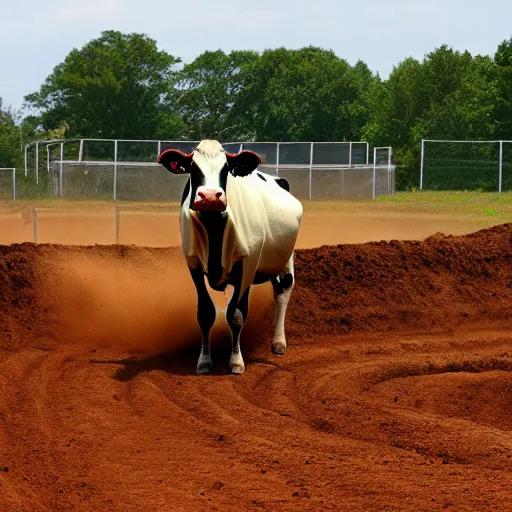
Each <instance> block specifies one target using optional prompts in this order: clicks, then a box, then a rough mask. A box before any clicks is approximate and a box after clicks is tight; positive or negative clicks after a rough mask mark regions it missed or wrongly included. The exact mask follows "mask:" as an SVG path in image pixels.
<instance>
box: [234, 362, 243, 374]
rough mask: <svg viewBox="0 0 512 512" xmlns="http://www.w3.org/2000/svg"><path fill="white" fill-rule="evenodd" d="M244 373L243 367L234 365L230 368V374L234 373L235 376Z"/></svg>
mask: <svg viewBox="0 0 512 512" xmlns="http://www.w3.org/2000/svg"><path fill="white" fill-rule="evenodd" d="M244 372H245V366H242V365H239V364H235V365H233V366H232V367H231V373H234V374H235V375H240V374H241V373H244Z"/></svg>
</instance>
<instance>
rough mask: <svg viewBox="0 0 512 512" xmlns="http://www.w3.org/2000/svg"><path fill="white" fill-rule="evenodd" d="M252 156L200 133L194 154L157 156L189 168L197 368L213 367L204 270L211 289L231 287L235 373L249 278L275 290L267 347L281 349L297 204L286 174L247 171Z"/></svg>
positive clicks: (187, 247) (187, 233)
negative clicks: (200, 340) (198, 334)
mask: <svg viewBox="0 0 512 512" xmlns="http://www.w3.org/2000/svg"><path fill="white" fill-rule="evenodd" d="M254 157H256V156H255V155H254V154H252V153H250V154H249V152H242V153H240V154H239V155H229V154H225V153H224V151H223V149H222V146H220V144H219V143H218V142H216V141H203V142H201V143H200V144H199V146H198V147H197V148H196V151H195V152H194V153H192V154H191V155H183V154H181V153H179V152H175V151H173V150H170V151H166V152H164V153H162V155H161V156H160V158H159V162H160V163H162V165H164V166H165V167H166V168H168V169H169V170H171V171H173V172H180V171H179V169H182V171H181V172H187V170H188V172H190V173H191V177H190V179H189V181H188V183H187V186H186V187H185V190H184V193H183V200H182V206H181V214H180V227H181V238H182V247H183V252H184V255H185V258H186V261H187V264H188V267H189V269H190V273H191V275H192V278H193V280H194V283H195V285H196V289H197V293H198V321H199V324H200V327H201V330H202V334H203V344H202V350H201V355H200V357H199V361H198V365H197V370H198V373H208V372H209V371H211V369H212V361H211V356H210V345H209V332H210V329H211V327H212V326H213V323H214V321H215V317H216V310H215V306H214V305H213V302H212V300H211V298H210V295H209V293H208V290H207V288H206V286H205V281H204V275H206V276H207V278H208V283H209V285H210V286H211V287H212V288H213V289H214V290H220V291H222V290H224V289H225V288H226V286H227V285H229V284H230V285H232V286H233V287H234V292H233V296H232V298H231V300H230V302H229V304H228V308H227V311H226V319H227V322H228V325H229V326H230V328H231V331H232V336H233V351H232V355H231V359H230V366H231V369H232V371H233V373H242V372H243V371H244V369H245V366H244V362H243V358H242V355H241V353H240V340H239V338H240V331H241V329H242V327H243V323H244V321H245V319H246V318H247V314H248V299H249V291H250V287H251V285H252V284H259V283H262V282H265V281H269V280H270V281H271V282H272V285H273V287H274V295H275V298H276V318H275V327H274V336H273V341H272V348H273V351H274V352H275V353H284V351H285V350H286V337H285V333H284V316H285V313H286V306H287V304H288V299H289V296H290V293H291V290H292V288H293V280H294V272H293V249H294V245H295V241H296V238H297V234H298V230H299V224H300V220H301V217H302V205H301V204H300V202H299V201H298V200H297V199H295V198H294V197H293V196H292V195H291V194H290V193H289V192H288V190H286V189H285V188H284V187H285V186H286V184H285V182H284V180H282V179H281V180H279V179H278V180H276V178H274V177H273V176H270V175H266V174H263V173H261V172H259V171H255V172H252V171H253V169H254V168H255V167H257V165H258V163H259V158H257V157H256V158H254ZM175 162H177V163H175ZM176 169H178V170H176ZM237 174H238V175H237ZM215 180H217V181H215Z"/></svg>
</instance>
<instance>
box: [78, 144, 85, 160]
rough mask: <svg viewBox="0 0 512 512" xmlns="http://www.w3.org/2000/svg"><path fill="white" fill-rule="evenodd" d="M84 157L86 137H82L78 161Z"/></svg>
mask: <svg viewBox="0 0 512 512" xmlns="http://www.w3.org/2000/svg"><path fill="white" fill-rule="evenodd" d="M83 157H84V139H80V149H79V150H78V161H79V162H81V161H82V159H83Z"/></svg>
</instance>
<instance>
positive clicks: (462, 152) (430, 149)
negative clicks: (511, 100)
mask: <svg viewBox="0 0 512 512" xmlns="http://www.w3.org/2000/svg"><path fill="white" fill-rule="evenodd" d="M424 189H428V190H485V191H497V192H500V193H501V192H503V191H506V190H512V141H509V140H425V139H424V140H422V141H421V161H420V190H424Z"/></svg>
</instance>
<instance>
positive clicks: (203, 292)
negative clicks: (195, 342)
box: [189, 267, 217, 374]
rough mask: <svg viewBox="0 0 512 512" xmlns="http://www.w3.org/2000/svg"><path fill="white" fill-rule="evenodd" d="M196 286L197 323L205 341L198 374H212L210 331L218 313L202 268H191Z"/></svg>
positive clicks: (198, 362)
mask: <svg viewBox="0 0 512 512" xmlns="http://www.w3.org/2000/svg"><path fill="white" fill-rule="evenodd" d="M189 270H190V274H191V275H192V279H193V280H194V284H195V285H196V290H197V321H198V322H199V327H200V328H201V334H202V336H203V341H202V345H201V354H200V356H199V360H198V361H197V373H199V374H203V373H210V372H211V371H212V369H213V362H212V356H211V353H210V330H211V328H212V326H213V324H214V323H215V317H216V316H217V311H216V309H215V305H214V303H213V301H212V299H211V297H210V294H209V293H208V290H207V288H206V284H205V282H204V274H203V271H202V270H201V268H200V267H198V268H196V269H192V268H189Z"/></svg>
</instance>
